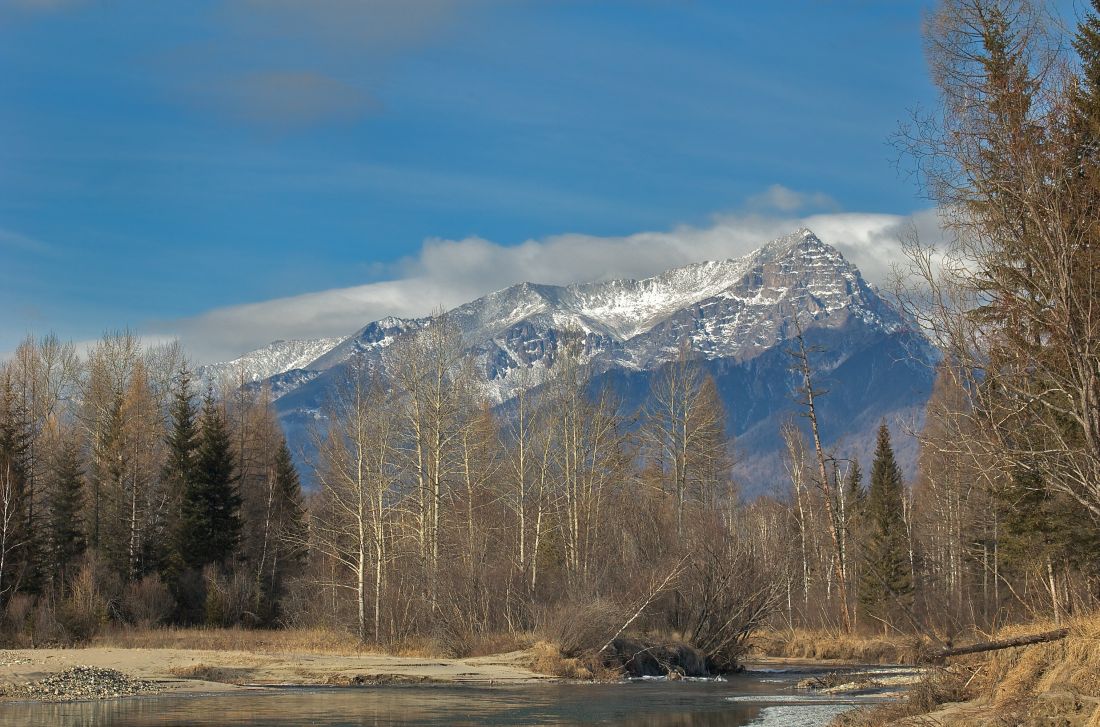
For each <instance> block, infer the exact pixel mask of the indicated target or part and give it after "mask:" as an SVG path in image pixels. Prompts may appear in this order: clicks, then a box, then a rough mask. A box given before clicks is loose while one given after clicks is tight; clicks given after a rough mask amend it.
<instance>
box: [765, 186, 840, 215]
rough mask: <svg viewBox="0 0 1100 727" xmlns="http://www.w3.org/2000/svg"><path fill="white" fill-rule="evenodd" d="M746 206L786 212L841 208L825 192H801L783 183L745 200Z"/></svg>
mask: <svg viewBox="0 0 1100 727" xmlns="http://www.w3.org/2000/svg"><path fill="white" fill-rule="evenodd" d="M745 206H746V207H747V208H748V209H751V210H758V211H767V212H781V213H784V214H791V213H793V212H806V211H807V210H814V211H821V210H829V211H832V210H838V209H840V205H839V204H838V203H837V201H836V200H835V199H833V198H832V197H830V196H829V195H827V194H825V193H824V192H799V191H796V190H793V189H791V188H789V187H784V186H783V185H782V184H773V185H772V186H770V187H768V188H767V189H765V190H764V191H763V192H761V193H760V194H754V195H753V196H751V197H749V198H748V199H747V200H746V201H745Z"/></svg>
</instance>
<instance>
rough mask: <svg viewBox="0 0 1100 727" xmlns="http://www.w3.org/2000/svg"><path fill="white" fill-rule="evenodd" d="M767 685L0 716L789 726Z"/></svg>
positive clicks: (446, 689) (427, 690)
mask: <svg viewBox="0 0 1100 727" xmlns="http://www.w3.org/2000/svg"><path fill="white" fill-rule="evenodd" d="M773 681H774V680H773ZM765 689H767V690H768V691H770V692H771V693H772V694H774V693H775V690H776V685H775V684H762V683H760V681H759V680H758V679H739V680H731V682H729V683H717V684H716V683H705V684H702V683H695V684H683V683H671V684H670V683H664V684H660V683H658V684H654V683H649V684H603V685H586V684H557V685H529V686H522V687H493V688H490V687H451V686H388V687H363V688H344V689H280V690H263V691H256V692H235V693H228V694H220V695H208V696H181V695H175V696H164V695H162V696H152V697H139V698H131V699H120V700H109V701H102V702H83V703H70V704H31V703H26V704H6V705H2V706H0V724H3V725H13V726H14V725H19V726H20V727H23V726H30V725H59V726H62V727H68V726H70V725H71V726H78V725H79V726H80V727H85V726H87V727H95V726H98V725H112V726H115V725H123V726H127V727H138V726H140V727H162V726H166V725H205V726H209V727H212V726H213V725H249V726H254V725H275V726H279V725H302V724H309V725H319V726H323V727H345V726H347V727H351V726H355V727H368V726H373V725H413V724H416V725H586V724H601V725H641V726H643V727H712V726H717V725H723V727H729V726H731V725H733V726H736V725H748V724H750V723H751V724H754V725H756V724H777V725H778V724H789V722H787V721H782V722H776V721H773V720H772V719H770V718H769V714H768V711H769V710H771V709H773V708H769V707H765V705H763V704H761V703H751V702H740V701H731V699H730V697H731V696H743V695H746V694H759V695H761V696H762V695H763V693H764V690H765ZM765 699H766V697H765ZM784 709H790V707H789V706H788V707H785V708H784ZM794 709H796V710H798V709H799V708H798V707H795V708H794ZM820 709H821V706H820V705H816V706H815V705H806V706H805V707H804V708H802V710H803V712H802V717H804V718H805V719H804V720H802V721H801V723H802V724H808V725H812V724H826V723H827V722H828V716H827V715H826V714H825V713H824V712H820ZM839 709H841V707H836V706H833V707H831V708H830V709H829V714H830V715H831V714H835V713H836V712H837V710H839ZM815 710H817V711H818V714H817V715H815V714H814V711H815ZM787 718H788V719H789V718H790V713H788V717H787ZM757 720H761V721H757Z"/></svg>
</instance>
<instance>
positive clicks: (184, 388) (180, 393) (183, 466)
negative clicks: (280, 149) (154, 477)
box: [161, 368, 198, 502]
mask: <svg viewBox="0 0 1100 727" xmlns="http://www.w3.org/2000/svg"><path fill="white" fill-rule="evenodd" d="M175 389H176V390H175V393H174V394H173V396H172V408H171V427H172V428H171V431H169V433H168V441H167V444H168V453H167V460H166V461H165V463H164V469H163V471H162V472H161V477H162V479H163V480H164V481H165V483H166V485H167V489H168V495H169V497H170V498H172V500H173V501H176V502H179V500H180V499H181V498H182V496H183V493H184V491H185V490H186V489H187V487H188V483H190V482H191V481H192V480H193V479H194V477H195V449H196V447H197V445H198V443H197V438H198V432H197V430H196V426H195V417H196V411H195V398H194V395H193V394H192V392H191V372H190V371H188V370H187V369H186V368H184V369H183V370H182V371H180V374H179V378H178V379H177V381H176V385H175Z"/></svg>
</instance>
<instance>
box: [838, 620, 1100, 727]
mask: <svg viewBox="0 0 1100 727" xmlns="http://www.w3.org/2000/svg"><path fill="white" fill-rule="evenodd" d="M1064 625H1065V626H1067V627H1068V628H1069V635H1068V636H1067V637H1066V638H1065V639H1063V640H1061V641H1054V642H1050V643H1045V644H1033V645H1031V646H1022V647H1016V648H1011V649H1002V650H1000V651H993V652H989V653H986V654H974V655H971V656H966V657H961V658H959V659H957V660H956V661H955V663H954V664H953V665H952V666H951V667H949V668H948V669H946V670H938V671H937V672H935V674H937V675H939V676H937V677H936V680H938V681H930V683H927V684H923V685H921V686H919V687H917V688H914V690H913V691H912V692H911V693H910V695H909V696H908V698H907V699H906V700H905V701H904V702H902V703H899V704H896V705H886V706H883V707H879V708H875V709H868V710H860V711H858V712H856V713H853V714H850V715H846V716H845V717H844V718H842V719H839V720H838V721H837V724H840V725H846V726H848V727H877V726H878V725H888V724H912V725H919V724H933V723H934V724H953V723H956V722H958V720H959V719H961V717H960V716H958V715H957V714H956V715H952V714H951V713H950V712H949V711H948V712H939V713H935V712H936V710H937V709H939V708H940V707H941V706H942V705H943V704H945V703H947V702H956V701H964V700H970V706H969V712H968V714H967V717H966V718H967V719H978V720H980V721H981V723H982V724H986V723H989V724H1058V725H1064V726H1065V727H1100V612H1098V613H1094V614H1090V615H1087V616H1081V617H1079V618H1076V619H1073V620H1071V621H1069V622H1068V623H1066V624H1064ZM1054 628H1056V626H1055V625H1054V624H1053V623H1049V622H1038V623H1028V624H1018V625H1014V626H1009V627H1006V628H1003V629H1001V630H1000V631H998V632H997V633H995V634H990V635H989V636H988V638H989V639H1003V638H1011V637H1013V636H1022V635H1025V634H1034V633H1039V632H1042V631H1049V630H1052V629H1054ZM974 710H978V712H979V714H978V715H977V716H975V714H974ZM930 713H935V714H934V715H930ZM921 715H924V716H923V717H922V716H921ZM905 717H911V719H910V720H908V721H906V720H905V719H904V718H905ZM929 720H934V721H929ZM959 723H960V724H961V723H962V722H959ZM975 723H977V722H975Z"/></svg>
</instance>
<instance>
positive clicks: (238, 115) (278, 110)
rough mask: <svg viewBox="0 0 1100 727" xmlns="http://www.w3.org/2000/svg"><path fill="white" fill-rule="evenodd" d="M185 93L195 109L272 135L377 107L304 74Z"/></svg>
mask: <svg viewBox="0 0 1100 727" xmlns="http://www.w3.org/2000/svg"><path fill="white" fill-rule="evenodd" d="M189 91H190V93H191V95H192V97H193V98H194V100H195V102H196V104H197V105H200V106H206V107H209V108H211V109H214V110H216V111H218V112H221V113H224V114H225V115H227V116H229V117H231V118H233V119H236V120H238V121H243V122H246V123H250V124H255V125H258V126H264V127H271V128H274V129H276V130H289V129H295V128H302V127H306V126H312V125H314V124H318V123H322V122H329V121H351V120H354V119H356V118H359V117H360V116H363V115H364V114H367V113H372V112H375V111H377V110H379V109H380V108H381V104H380V103H378V101H377V100H375V99H374V98H373V97H372V96H371V95H370V94H368V93H367V92H366V91H364V90H362V89H360V88H357V87H356V86H353V85H351V84H348V83H345V82H343V81H341V80H339V79H336V78H332V77H330V76H326V75H324V74H320V73H314V72H310V71H270V72H259V73H244V74H240V75H236V76H231V77H227V78H219V79H216V80H212V81H203V82H197V83H194V84H192V85H191V87H190V88H189Z"/></svg>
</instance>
